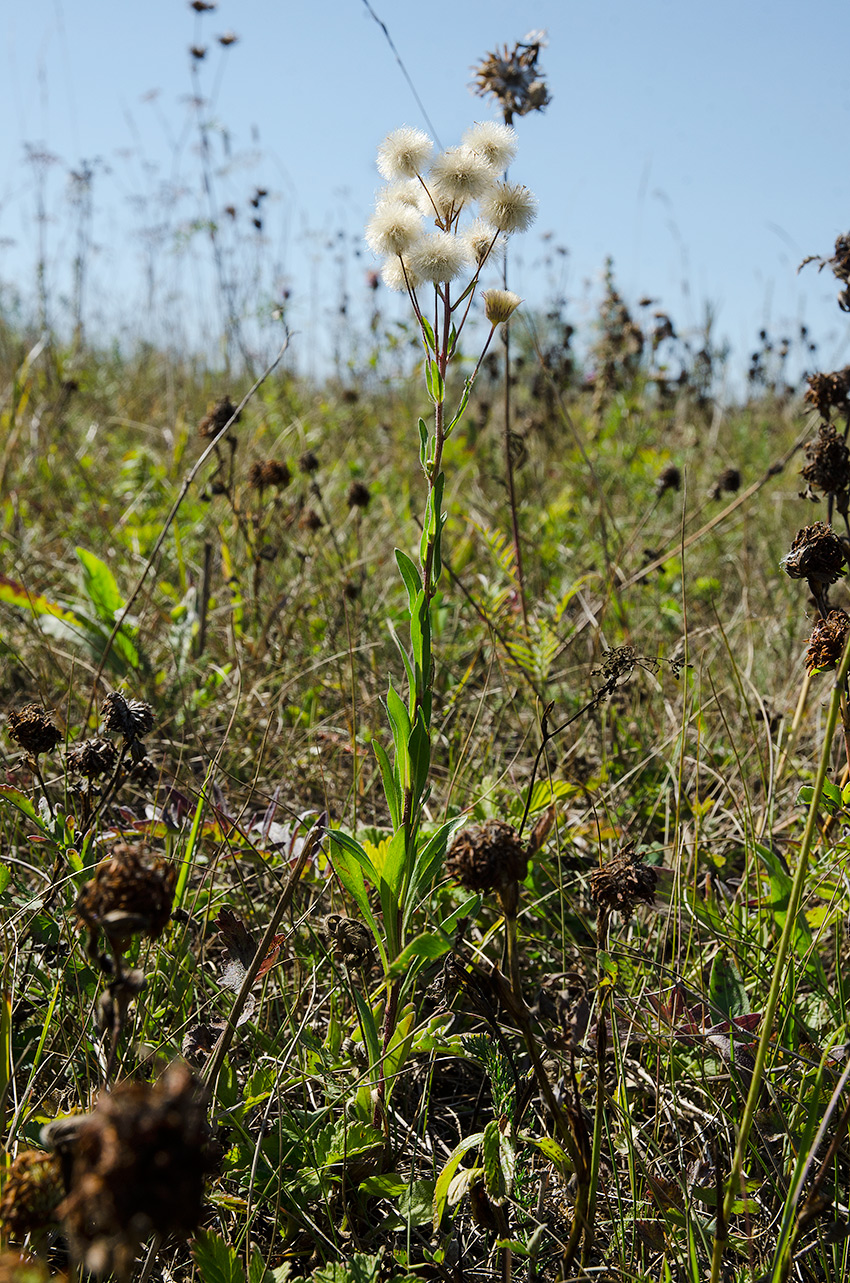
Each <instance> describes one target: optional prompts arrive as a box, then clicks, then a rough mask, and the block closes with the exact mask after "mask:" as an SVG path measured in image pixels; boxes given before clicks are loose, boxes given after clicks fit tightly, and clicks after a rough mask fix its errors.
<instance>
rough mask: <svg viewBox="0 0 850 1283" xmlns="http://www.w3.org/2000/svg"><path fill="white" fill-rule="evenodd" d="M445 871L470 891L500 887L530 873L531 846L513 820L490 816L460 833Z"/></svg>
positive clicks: (498, 888) (496, 889)
mask: <svg viewBox="0 0 850 1283" xmlns="http://www.w3.org/2000/svg"><path fill="white" fill-rule="evenodd" d="M446 871H447V872H448V874H449V876H450V877H451V878H453V879H454V881H455V882H459V883H460V885H461V886H463V887H466V889H467V890H468V891H500V890H502V889H503V888H504V887H506V886H508V885H509V884H510V883H512V882H522V880H523V878H524V877H525V876H526V874H527V873H528V850H527V848H526V847H525V845H524V844H523V843H522V841H521V840H520V838H519V835H518V834H517V832H516V829H514V828H512V827H511V825H510V824H505V823H504V821H503V820H487V821H486V823H484V824H477V825H475V826H474V827H472V828H469V829H464V830H463V831H462V832H461V833H459V834H458V835H457V837H456V838H455V840H454V842H453V843H452V847H451V850H450V851H449V854H448V857H447V859H446Z"/></svg>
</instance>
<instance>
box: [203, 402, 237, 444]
mask: <svg viewBox="0 0 850 1283" xmlns="http://www.w3.org/2000/svg"><path fill="white" fill-rule="evenodd" d="M235 410H236V406H235V405H234V404H233V402H232V401H231V399H230V397H228V396H226V397H224V398H223V399H222V400H221V401H219V402H218V404H217V405H215V406H213V408H212V409H211V410H209V411H208V412H207V413H206V414H205V415H204V417H203V418H202V419H201V422H200V423H199V424H198V436H199V437H217V436H218V434H219V432H221V430H222V428H223V427H225V425H226V424H227V423H229V422H230V420H231V419H232V418H233V414H234V412H235ZM238 422H239V418H238V417H237V418H235V419H233V426H234V427H235V426H236V424H237V423H238Z"/></svg>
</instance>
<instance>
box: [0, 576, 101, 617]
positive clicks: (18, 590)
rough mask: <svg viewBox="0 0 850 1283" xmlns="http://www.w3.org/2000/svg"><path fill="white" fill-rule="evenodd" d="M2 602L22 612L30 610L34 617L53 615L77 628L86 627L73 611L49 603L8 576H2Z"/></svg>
mask: <svg viewBox="0 0 850 1283" xmlns="http://www.w3.org/2000/svg"><path fill="white" fill-rule="evenodd" d="M0 601H4V602H6V604H7V605H9V606H17V607H18V608H19V609H20V610H28V611H30V613H31V614H33V615H52V616H53V617H54V619H59V620H63V621H64V622H65V623H67V624H70V625H72V626H74V627H75V628H83V627H84V625H83V622H82V620H80V619H79V618H78V617H77V616H76V615H75V614H74V613H73V611H71V610H66V609H65V608H64V606H59V605H57V603H56V602H54V601H49V600H48V599H47V597H44V596H42V595H41V593H31V592H30V591H29V589H27V588H26V587H25V585H24V584H22V583H19V582H18V580H17V579H9V578H8V576H6V575H0Z"/></svg>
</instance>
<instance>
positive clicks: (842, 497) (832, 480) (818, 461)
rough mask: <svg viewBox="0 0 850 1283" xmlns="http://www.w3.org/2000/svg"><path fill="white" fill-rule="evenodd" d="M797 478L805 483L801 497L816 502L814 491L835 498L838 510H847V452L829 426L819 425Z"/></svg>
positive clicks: (849, 470)
mask: <svg viewBox="0 0 850 1283" xmlns="http://www.w3.org/2000/svg"><path fill="white" fill-rule="evenodd" d="M800 476H801V477H802V478H803V480H804V481H805V482H807V485H806V489H805V492H804V493H803V494H802V495H801V496H800V497H801V498H803V499H814V500H817V494H816V493H815V491H817V490H820V491H822V492H823V494H831V495H836V496H837V499H838V511H839V512H846V511H847V497H848V494H847V492H848V490H850V450H848V449H847V445H846V443H845V441H844V439H843V437H840V436H839V435H838V433H837V432H836V430H835V428H834V427H833V425H832V424H831V423H822V424H821V425H820V427H819V428H818V435H817V440H815V441H810V442H809V443H808V445H807V446H806V463H805V464H804V466H803V467H802V468H801V469H800Z"/></svg>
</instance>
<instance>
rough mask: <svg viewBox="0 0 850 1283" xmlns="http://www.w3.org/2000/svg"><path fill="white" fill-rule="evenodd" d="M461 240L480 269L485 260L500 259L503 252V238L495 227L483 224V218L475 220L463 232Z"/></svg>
mask: <svg viewBox="0 0 850 1283" xmlns="http://www.w3.org/2000/svg"><path fill="white" fill-rule="evenodd" d="M461 238H462V239H463V240H464V241H465V242H466V245H467V248H468V249H469V252H470V254H471V255H472V259H473V261H474V263H475V264H476V266H477V267H480V266H481V265H482V263H483V262H484V260H485V259H487V260H488V261H493V260H496V259H499V258H501V257H502V255H503V254H504V252H505V238H504V236H502V234H501V233H500V232H497V231H496V228H495V227H491V226H490V224H489V223H485V222H484V219H483V218H476V220H475V222H474V223H470V225H469V227H467V228H466V229H465V230H464V231H463V232H461Z"/></svg>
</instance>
